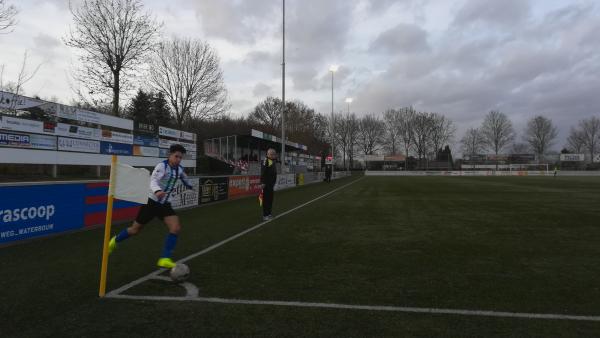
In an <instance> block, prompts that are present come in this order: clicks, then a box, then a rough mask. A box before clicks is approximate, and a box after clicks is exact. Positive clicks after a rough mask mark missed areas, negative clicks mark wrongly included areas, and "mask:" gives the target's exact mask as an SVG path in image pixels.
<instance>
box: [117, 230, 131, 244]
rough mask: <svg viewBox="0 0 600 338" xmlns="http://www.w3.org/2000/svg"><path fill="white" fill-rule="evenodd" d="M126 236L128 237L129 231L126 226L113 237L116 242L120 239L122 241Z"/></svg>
mask: <svg viewBox="0 0 600 338" xmlns="http://www.w3.org/2000/svg"><path fill="white" fill-rule="evenodd" d="M127 238H129V233H128V232H127V228H125V229H123V230H121V232H119V234H118V235H117V238H115V240H116V241H117V243H118V242H120V241H124V240H126V239H127Z"/></svg>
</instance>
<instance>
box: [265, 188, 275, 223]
mask: <svg viewBox="0 0 600 338" xmlns="http://www.w3.org/2000/svg"><path fill="white" fill-rule="evenodd" d="M273 188H275V187H274V186H272V185H271V186H269V185H267V186H265V188H264V189H263V216H269V215H270V214H271V212H272V210H273V195H274V194H275V191H273Z"/></svg>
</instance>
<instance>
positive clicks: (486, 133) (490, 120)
mask: <svg viewBox="0 0 600 338" xmlns="http://www.w3.org/2000/svg"><path fill="white" fill-rule="evenodd" d="M481 132H482V133H483V137H484V139H485V144H486V146H487V148H488V149H490V150H491V151H493V152H494V154H496V155H498V154H499V153H500V152H501V151H502V150H503V149H505V148H506V146H508V145H509V144H510V143H511V142H512V140H513V139H514V138H515V132H514V130H513V127H512V123H511V122H510V120H509V119H508V117H507V116H506V114H504V113H501V112H499V111H497V110H492V111H491V112H489V113H488V114H487V116H486V117H485V120H484V121H483V124H482V125H481ZM496 157H498V156H496ZM496 170H498V161H496Z"/></svg>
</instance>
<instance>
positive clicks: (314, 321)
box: [0, 176, 600, 337]
mask: <svg viewBox="0 0 600 338" xmlns="http://www.w3.org/2000/svg"><path fill="white" fill-rule="evenodd" d="M354 180H358V181H356V182H354ZM351 182H353V183H352V184H350V185H349V186H347V187H344V188H342V189H340V190H339V191H336V192H335V193H332V194H331V195H329V196H326V197H324V198H322V199H320V200H318V201H315V202H314V203H311V204H308V205H306V206H304V207H302V208H299V209H298V210H296V211H293V212H291V213H289V214H286V215H284V216H282V217H280V218H278V219H276V220H274V221H272V222H270V223H268V224H265V225H264V226H263V227H261V228H259V229H256V230H255V231H252V232H250V233H248V234H246V235H244V236H242V237H239V238H237V239H235V240H233V241H231V242H229V243H227V244H224V245H223V246H221V247H218V248H216V249H214V250H212V251H210V252H207V253H206V254H204V255H201V256H198V257H196V258H194V259H191V260H189V261H188V262H186V264H188V265H189V267H190V269H191V271H192V275H191V276H190V279H189V282H190V283H192V284H193V285H195V286H197V287H198V289H199V296H200V297H207V298H210V297H219V298H222V299H242V300H252V301H275V302H277V301H282V302H286V301H288V302H299V303H302V304H306V303H325V304H347V305H369V306H392V307H414V308H435V309H459V310H474V311H477V310H479V311H495V312H496V313H497V312H509V313H514V312H519V313H532V314H558V315H572V316H600V305H599V304H600V178H591V177H587V178H582V177H577V178H576V177H572V178H570V177H558V178H551V177H549V178H545V177H364V178H359V177H357V176H354V177H351V178H347V179H343V180H339V181H336V182H333V183H331V184H316V185H310V186H305V187H301V188H297V189H292V190H288V191H283V192H278V193H277V194H276V199H275V213H276V214H277V213H279V214H281V213H283V212H284V211H286V210H290V209H292V208H294V207H296V206H298V205H301V204H303V203H306V202H309V201H311V200H313V199H315V198H317V197H319V196H322V195H323V194H326V193H328V192H330V191H332V190H334V189H336V188H339V187H342V186H344V185H346V184H348V183H351ZM180 215H181V219H182V223H183V225H184V231H183V233H182V234H181V236H180V241H179V243H178V246H177V249H176V252H175V256H176V257H175V258H183V257H186V256H188V255H191V254H193V253H196V252H198V251H200V250H202V249H205V248H207V247H210V246H211V245H212V244H214V243H218V242H220V241H222V240H224V239H226V238H229V237H231V236H233V235H235V234H238V233H240V232H242V231H244V230H246V229H249V228H251V227H253V226H254V225H256V224H257V223H260V209H259V207H258V204H257V202H256V199H255V198H248V199H243V200H238V201H232V202H226V203H222V204H216V205H212V206H206V207H202V208H198V209H194V210H189V211H185V212H181V213H180ZM119 228H120V227H118V228H117V229H115V230H114V231H115V232H116V231H117V230H119ZM165 234H166V229H165V227H164V226H163V225H161V224H160V223H159V222H157V221H155V222H153V223H151V224H149V225H148V226H147V228H146V229H145V230H144V231H143V232H142V233H141V234H140V235H139V236H137V237H135V238H131V239H129V240H128V241H126V242H124V243H123V244H121V245H120V246H119V247H118V249H117V251H116V252H115V253H114V254H113V255H112V256H111V259H110V262H109V285H108V290H113V289H116V288H118V287H121V286H122V285H125V284H127V283H129V282H131V281H134V280H137V279H139V278H140V277H142V276H145V275H147V274H148V273H151V272H152V271H155V270H156V269H155V268H154V263H155V262H156V258H157V257H158V255H159V253H160V250H161V248H162V242H163V239H164V235H165ZM101 241H102V230H101V229H98V230H92V231H87V232H81V233H74V234H70V235H66V236H62V237H56V238H50V239H45V240H39V241H33V242H30V243H26V244H22V245H18V246H12V247H6V248H1V249H0V258H1V260H0V262H1V263H0V266H1V268H0V271H1V278H0V290H1V291H0V295H1V298H2V302H0V315H1V316H2V318H3V319H4V323H3V324H2V325H1V326H0V336H3V337H4V336H7V337H10V336H24V337H32V336H111V337H118V336H127V337H131V336H147V337H151V336H161V337H164V336H167V335H168V336H174V337H175V336H303V337H304V336H324V337H332V336H340V337H348V336H354V337H362V336H451V337H458V336H460V337H468V336H474V337H481V336H485V337H490V336H502V337H505V336H515V337H522V336H528V337H529V336H539V337H548V336H552V337H560V336H563V337H579V336H585V337H590V336H595V335H600V322H595V321H577V320H559V319H535V318H511V317H486V316H472V315H460V314H439V313H438V314H435V313H406V312H389V311H369V310H357V309H329V308H318V307H310V306H308V307H299V306H275V305H269V304H263V305H256V304H255V305H249V304H221V303H210V302H197V301H174V300H173V301H168V300H161V301H156V300H144V299H142V298H140V299H98V298H97V284H98V274H99V264H100V250H101V244H102V243H101ZM122 294H124V295H129V296H136V297H138V296H142V297H143V296H153V297H156V296H158V297H162V296H166V297H177V296H184V295H185V290H184V289H183V288H182V287H180V286H177V285H174V284H171V283H167V282H164V281H160V280H155V279H151V280H147V281H144V282H142V283H140V284H138V285H136V286H134V287H132V288H130V289H127V290H125V291H124V292H123V293H122Z"/></svg>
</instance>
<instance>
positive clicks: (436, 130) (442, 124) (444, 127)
mask: <svg viewBox="0 0 600 338" xmlns="http://www.w3.org/2000/svg"><path fill="white" fill-rule="evenodd" d="M455 132H456V128H455V127H454V123H453V122H452V121H451V120H449V119H447V118H446V117H445V116H444V115H440V114H436V113H434V114H432V116H431V132H430V134H429V137H430V139H431V145H432V147H433V151H434V152H436V153H437V152H438V151H440V150H442V147H443V146H444V145H447V144H448V142H450V140H452V138H453V137H454V133H455Z"/></svg>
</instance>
